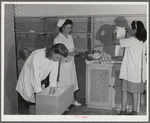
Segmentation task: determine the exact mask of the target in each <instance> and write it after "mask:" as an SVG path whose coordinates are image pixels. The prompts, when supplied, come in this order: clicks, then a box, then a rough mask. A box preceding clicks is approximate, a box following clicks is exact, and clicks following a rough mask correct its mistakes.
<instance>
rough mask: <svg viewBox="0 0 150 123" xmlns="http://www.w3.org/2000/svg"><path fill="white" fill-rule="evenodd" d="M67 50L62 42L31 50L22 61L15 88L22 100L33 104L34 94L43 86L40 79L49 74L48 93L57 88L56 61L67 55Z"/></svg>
mask: <svg viewBox="0 0 150 123" xmlns="http://www.w3.org/2000/svg"><path fill="white" fill-rule="evenodd" d="M67 55H68V50H67V48H66V47H65V45H64V44H56V45H53V46H52V47H51V48H48V47H47V48H42V49H37V50H35V51H33V52H32V53H31V54H30V56H29V57H28V58H27V60H26V61H25V63H24V66H23V68H22V70H21V72H20V75H19V78H18V81H17V86H16V90H17V91H18V92H19V94H20V95H21V97H22V98H23V99H24V102H26V103H29V104H35V102H36V100H35V94H36V93H40V92H41V91H42V90H43V89H44V87H42V85H41V81H42V80H44V79H45V78H46V77H47V76H48V75H49V74H50V75H49V83H50V84H49V86H50V91H49V93H50V94H54V93H55V89H56V88H57V75H58V61H59V60H60V59H61V58H63V57H67Z"/></svg>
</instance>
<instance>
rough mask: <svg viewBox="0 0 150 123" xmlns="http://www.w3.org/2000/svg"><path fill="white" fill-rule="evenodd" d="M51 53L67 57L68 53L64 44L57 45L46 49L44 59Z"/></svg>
mask: <svg viewBox="0 0 150 123" xmlns="http://www.w3.org/2000/svg"><path fill="white" fill-rule="evenodd" d="M52 52H53V53H56V54H60V55H62V56H64V57H67V56H68V52H69V51H68V49H67V48H66V46H65V45H64V44H61V43H58V44H55V45H53V46H52V47H51V48H50V47H46V58H49V57H51V55H52Z"/></svg>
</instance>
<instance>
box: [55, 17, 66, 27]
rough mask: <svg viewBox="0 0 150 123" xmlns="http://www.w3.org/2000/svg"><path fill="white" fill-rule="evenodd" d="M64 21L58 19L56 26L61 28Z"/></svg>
mask: <svg viewBox="0 0 150 123" xmlns="http://www.w3.org/2000/svg"><path fill="white" fill-rule="evenodd" d="M65 21H66V20H65V19H60V20H59V21H58V23H57V26H58V27H62V25H63V24H64V23H65Z"/></svg>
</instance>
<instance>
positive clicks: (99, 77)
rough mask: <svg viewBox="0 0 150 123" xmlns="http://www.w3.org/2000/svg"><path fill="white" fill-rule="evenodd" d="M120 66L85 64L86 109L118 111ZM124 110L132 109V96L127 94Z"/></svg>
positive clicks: (119, 64)
mask: <svg viewBox="0 0 150 123" xmlns="http://www.w3.org/2000/svg"><path fill="white" fill-rule="evenodd" d="M120 66H121V63H110V64H99V63H91V64H86V104H87V106H88V107H95V108H106V109H114V110H120V108H121V81H122V80H120V79H119V73H120ZM126 109H127V110H131V109H132V95H131V94H129V93H128V102H127V107H126ZM139 111H140V97H139V101H138V112H139Z"/></svg>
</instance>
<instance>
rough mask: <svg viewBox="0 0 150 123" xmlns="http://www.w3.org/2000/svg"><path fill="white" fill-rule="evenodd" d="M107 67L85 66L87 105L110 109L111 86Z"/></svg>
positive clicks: (109, 70) (109, 69) (109, 71)
mask: <svg viewBox="0 0 150 123" xmlns="http://www.w3.org/2000/svg"><path fill="white" fill-rule="evenodd" d="M110 73H111V68H109V67H97V66H95V67H94V66H90V65H89V66H87V87H86V89H87V95H86V97H87V100H86V101H87V105H88V106H94V107H111V85H110Z"/></svg>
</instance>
